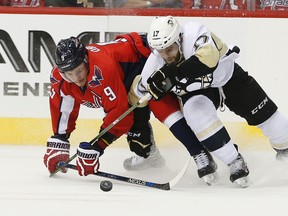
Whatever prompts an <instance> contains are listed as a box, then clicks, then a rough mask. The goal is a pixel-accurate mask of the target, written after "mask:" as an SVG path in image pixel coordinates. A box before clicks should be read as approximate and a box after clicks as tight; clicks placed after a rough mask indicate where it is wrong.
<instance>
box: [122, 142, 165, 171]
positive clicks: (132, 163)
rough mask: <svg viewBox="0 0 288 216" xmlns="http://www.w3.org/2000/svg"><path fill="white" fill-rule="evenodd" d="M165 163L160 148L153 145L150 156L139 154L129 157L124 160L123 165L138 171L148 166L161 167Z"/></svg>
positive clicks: (129, 169) (127, 168) (130, 169)
mask: <svg viewBox="0 0 288 216" xmlns="http://www.w3.org/2000/svg"><path fill="white" fill-rule="evenodd" d="M164 165H165V159H164V157H163V156H162V155H161V154H160V151H159V149H158V148H157V147H156V146H155V145H152V146H151V151H150V153H149V157H148V158H143V157H140V156H138V155H135V156H132V157H130V158H127V159H125V160H124V162H123V166H124V168H125V169H126V170H128V171H138V170H143V169H148V168H161V167H163V166H164Z"/></svg>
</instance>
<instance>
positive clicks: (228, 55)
mask: <svg viewBox="0 0 288 216" xmlns="http://www.w3.org/2000/svg"><path fill="white" fill-rule="evenodd" d="M182 32H183V41H182V52H183V56H184V59H185V60H187V59H189V58H190V57H191V56H193V55H196V54H197V53H199V52H201V58H202V59H199V60H200V61H201V62H202V63H203V64H205V63H206V62H209V63H211V61H212V62H213V61H214V63H215V65H217V64H218V65H217V67H216V69H215V70H214V71H213V73H212V74H208V75H206V76H203V77H199V78H197V80H195V82H194V81H193V82H192V83H191V82H190V83H189V84H187V86H186V89H182V91H179V89H177V88H175V87H174V88H173V89H172V91H174V92H175V93H176V94H177V95H183V94H185V93H186V92H191V91H195V90H199V89H202V88H207V87H221V86H223V85H225V84H226V83H227V81H228V80H229V79H230V78H231V76H232V73H233V69H234V62H235V59H236V58H238V56H239V54H238V53H237V52H234V51H232V47H231V48H230V49H229V48H228V47H227V45H226V44H225V43H223V42H222V41H221V40H220V39H219V38H218V37H217V36H216V35H214V34H213V33H212V32H211V31H209V30H208V29H207V28H206V27H205V26H204V25H202V24H199V23H196V22H188V23H186V24H185V25H184V26H183V27H182ZM209 46H213V47H216V48H217V51H218V52H219V53H218V54H217V55H215V53H214V54H213V55H212V54H211V55H210V53H209V52H210V51H211V49H207V47H209ZM214 50H215V49H214ZM205 52H206V53H205ZM203 53H204V54H203ZM215 56H216V57H215ZM164 64H165V62H164V60H163V59H162V58H161V56H160V55H159V53H158V52H157V51H156V50H154V51H153V53H151V54H150V56H149V58H148V60H147V62H146V64H145V66H144V68H143V71H142V74H141V76H142V81H141V82H142V83H141V84H140V85H138V87H142V89H141V88H140V91H139V89H138V93H137V95H139V97H142V96H143V94H141V92H143V87H144V88H146V89H147V79H148V78H149V77H150V76H151V75H152V73H153V72H154V71H156V70H158V69H160V68H161V67H163V66H164ZM212 64H213V63H212ZM207 66H208V65H207ZM191 73H193V68H191ZM190 81H191V80H190ZM181 82H182V83H186V82H187V80H186V78H184V79H182V80H181ZM135 90H136V89H135ZM136 91H137V90H136Z"/></svg>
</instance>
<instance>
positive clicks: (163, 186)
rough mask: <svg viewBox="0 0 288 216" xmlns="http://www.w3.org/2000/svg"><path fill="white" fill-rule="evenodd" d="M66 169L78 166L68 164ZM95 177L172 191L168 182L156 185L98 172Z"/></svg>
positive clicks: (75, 168)
mask: <svg viewBox="0 0 288 216" xmlns="http://www.w3.org/2000/svg"><path fill="white" fill-rule="evenodd" d="M66 167H67V168H69V169H73V170H77V166H75V165H73V164H67V165H66ZM93 175H96V176H100V177H104V178H109V179H114V180H117V181H122V182H126V183H129V184H136V185H140V186H145V187H150V188H158V189H161V190H170V189H171V188H170V184H169V182H167V183H155V182H150V181H145V180H141V179H136V178H130V177H126V176H120V175H115V174H111V173H107V172H102V171H98V172H97V173H93Z"/></svg>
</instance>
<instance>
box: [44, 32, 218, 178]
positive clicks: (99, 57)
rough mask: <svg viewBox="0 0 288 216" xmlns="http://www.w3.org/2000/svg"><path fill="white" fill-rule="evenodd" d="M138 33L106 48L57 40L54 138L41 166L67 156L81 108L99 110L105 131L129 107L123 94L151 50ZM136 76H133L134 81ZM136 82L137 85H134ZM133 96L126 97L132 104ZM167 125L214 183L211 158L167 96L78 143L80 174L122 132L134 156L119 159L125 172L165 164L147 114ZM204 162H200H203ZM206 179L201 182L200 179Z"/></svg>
mask: <svg viewBox="0 0 288 216" xmlns="http://www.w3.org/2000/svg"><path fill="white" fill-rule="evenodd" d="M144 44H145V41H144V40H143V38H141V37H140V36H139V35H138V34H137V33H130V34H127V35H120V36H118V37H117V38H116V40H115V41H112V42H109V43H105V44H101V43H99V44H90V45H87V46H86V47H84V45H83V44H81V43H80V41H79V40H78V39H77V38H74V37H71V38H69V39H65V40H61V41H60V42H59V43H58V45H57V47H56V64H57V67H55V68H53V70H52V73H51V95H50V110H51V119H52V126H53V132H54V135H53V136H52V137H50V138H49V139H48V141H47V150H46V153H45V155H44V164H45V166H46V167H47V168H48V170H49V172H54V171H55V169H56V167H57V164H58V163H59V162H61V161H64V162H65V161H67V160H68V158H69V147H70V144H69V141H68V139H69V136H70V134H71V133H72V132H73V130H74V129H75V124H76V120H77V117H78V113H79V109H80V105H81V104H82V105H85V106H88V107H91V108H100V107H103V109H104V111H105V113H106V116H105V118H104V119H103V124H102V126H101V129H100V130H103V129H105V128H106V127H107V126H108V125H110V124H111V123H112V122H113V121H114V120H115V119H117V118H118V117H119V116H120V115H121V114H122V113H124V112H125V111H126V110H127V109H128V108H129V103H128V97H127V94H128V92H129V89H130V87H133V86H134V85H133V84H132V83H133V80H134V79H137V77H138V78H139V76H137V75H139V74H140V73H141V71H142V68H143V66H144V64H145V62H146V59H147V57H148V56H149V54H150V49H148V48H147V47H146V46H145V45H144ZM135 77H136V78H135ZM136 83H138V82H136ZM133 98H134V96H133V94H129V100H130V101H131V104H134V101H133ZM149 108H150V109H151V110H152V112H153V113H154V115H155V117H156V118H158V119H159V120H160V121H161V122H163V123H164V124H166V125H167V126H168V127H169V129H170V131H171V132H172V133H173V134H174V136H175V137H176V138H178V139H179V140H180V141H181V142H182V143H183V144H184V146H185V147H186V148H187V149H188V151H189V153H190V155H191V156H193V158H194V159H195V160H196V159H197V160H198V161H200V160H202V161H204V162H202V163H201V167H199V166H198V174H199V177H201V178H202V177H203V178H204V177H205V178H209V179H213V178H214V176H213V175H212V174H213V173H214V172H215V171H216V168H217V165H216V163H215V162H214V160H213V158H212V157H211V155H210V154H209V153H208V152H207V150H206V149H205V148H204V147H203V146H202V145H201V144H200V142H199V141H198V140H197V138H196V137H195V135H194V133H193V132H192V131H191V130H190V128H189V126H188V125H187V124H186V121H185V120H184V118H183V114H182V112H181V110H180V107H179V104H178V101H177V99H176V97H175V96H172V94H171V95H167V96H166V97H164V99H163V100H162V101H161V102H160V101H159V102H156V101H154V100H150V101H149V106H148V102H146V103H143V104H142V106H141V107H139V108H137V109H135V111H134V113H131V114H129V115H127V116H126V117H125V119H123V120H121V121H120V122H119V123H118V124H116V125H115V126H114V127H112V128H111V129H110V130H109V131H108V132H106V133H105V134H104V135H103V136H102V137H101V138H99V140H98V141H97V143H96V144H95V145H93V146H91V145H90V144H89V143H87V142H81V143H80V145H79V147H78V150H77V160H76V163H77V167H78V172H79V174H80V175H88V174H91V173H94V172H97V170H98V168H99V160H98V159H99V157H100V156H101V155H102V154H103V153H104V150H105V148H106V147H107V146H109V145H110V144H111V143H112V142H113V141H114V140H116V139H117V138H119V137H120V136H121V135H123V134H125V133H127V140H128V143H129V146H130V149H131V151H133V152H135V153H136V154H137V156H134V157H131V158H128V159H126V160H125V161H124V167H125V168H126V169H127V170H139V169H143V168H147V167H151V166H152V167H161V166H163V165H164V163H165V160H164V158H163V157H162V156H161V154H160V153H159V150H158V148H157V147H156V146H155V143H154V139H153V133H152V129H151V126H150V124H149V119H150V112H149ZM203 159H204V160H203ZM204 180H205V179H204Z"/></svg>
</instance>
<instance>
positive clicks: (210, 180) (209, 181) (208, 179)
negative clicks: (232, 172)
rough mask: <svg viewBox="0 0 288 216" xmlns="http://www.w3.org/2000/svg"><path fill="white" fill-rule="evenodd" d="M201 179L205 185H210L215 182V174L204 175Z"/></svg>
mask: <svg viewBox="0 0 288 216" xmlns="http://www.w3.org/2000/svg"><path fill="white" fill-rule="evenodd" d="M202 179H203V181H204V182H205V183H206V184H207V185H209V186H211V185H214V184H215V179H216V175H214V174H208V175H206V176H203V177H202Z"/></svg>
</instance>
